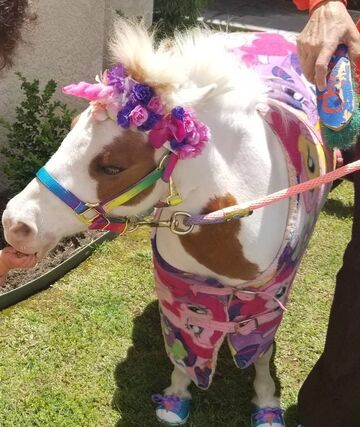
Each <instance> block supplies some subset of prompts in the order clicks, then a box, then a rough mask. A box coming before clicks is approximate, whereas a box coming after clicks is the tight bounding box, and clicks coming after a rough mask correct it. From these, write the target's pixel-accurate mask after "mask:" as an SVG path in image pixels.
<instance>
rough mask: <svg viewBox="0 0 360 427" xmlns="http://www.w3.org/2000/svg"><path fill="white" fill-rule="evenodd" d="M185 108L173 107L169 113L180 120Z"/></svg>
mask: <svg viewBox="0 0 360 427" xmlns="http://www.w3.org/2000/svg"><path fill="white" fill-rule="evenodd" d="M184 113H185V110H184V109H183V107H175V108H173V109H172V110H171V114H172V116H173V117H175V119H177V120H182V119H183V117H184Z"/></svg>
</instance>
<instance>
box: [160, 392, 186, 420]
mask: <svg viewBox="0 0 360 427" xmlns="http://www.w3.org/2000/svg"><path fill="white" fill-rule="evenodd" d="M152 400H153V402H155V403H157V404H158V406H157V408H156V410H155V413H156V418H157V419H158V420H159V421H160V422H161V423H164V424H168V425H170V426H179V425H182V424H185V423H186V421H187V420H188V418H189V412H190V399H181V398H180V397H178V396H173V395H172V396H163V395H161V394H154V395H153V396H152Z"/></svg>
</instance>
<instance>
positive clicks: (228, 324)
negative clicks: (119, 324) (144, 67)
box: [152, 33, 334, 389]
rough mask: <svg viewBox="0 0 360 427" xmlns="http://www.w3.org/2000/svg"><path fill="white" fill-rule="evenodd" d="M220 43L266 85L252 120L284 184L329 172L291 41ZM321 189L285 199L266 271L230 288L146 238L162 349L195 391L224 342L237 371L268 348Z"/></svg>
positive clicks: (274, 36)
mask: <svg viewBox="0 0 360 427" xmlns="http://www.w3.org/2000/svg"><path fill="white" fill-rule="evenodd" d="M289 37H290V39H289ZM226 43H227V45H229V46H228V47H229V50H230V51H231V52H233V53H234V54H235V55H236V56H237V57H238V58H239V60H241V61H242V63H245V64H247V65H248V66H249V67H254V68H256V70H257V72H259V73H260V74H261V76H262V77H263V79H264V82H265V83H266V86H267V88H268V97H269V99H268V103H267V104H266V105H261V106H259V114H261V115H262V116H263V118H264V120H265V122H266V123H267V124H268V126H269V129H271V131H272V132H273V133H274V134H275V135H276V137H277V140H278V143H279V144H281V146H282V148H283V152H284V155H285V157H286V158H287V162H288V173H289V185H294V184H297V183H300V182H303V181H306V180H308V179H311V178H315V177H317V176H320V175H322V174H325V173H326V172H328V171H329V170H330V169H332V168H333V166H334V165H333V155H332V153H330V152H329V151H328V150H326V149H325V148H324V146H323V145H322V143H321V137H320V132H319V127H318V124H317V121H318V118H317V113H316V103H315V98H314V92H313V88H312V86H311V85H309V84H308V83H307V82H306V80H305V78H304V77H303V76H302V74H301V70H300V66H299V61H298V57H297V55H296V53H295V43H294V40H292V39H291V36H289V35H286V36H285V34H282V33H258V34H249V35H243V36H241V37H239V35H234V36H232V35H229V36H227V42H226ZM269 52H270V53H271V54H269ZM328 189H329V188H328V187H326V188H324V187H322V188H317V189H315V190H313V191H309V192H306V193H303V194H301V195H299V196H298V197H293V198H292V199H291V200H290V203H289V206H290V207H289V213H288V221H287V228H286V231H285V235H284V240H283V245H282V247H281V249H280V251H279V253H278V255H277V256H276V258H275V259H274V261H273V263H272V264H271V266H270V267H269V268H268V269H267V270H266V271H264V272H261V273H260V274H259V275H258V277H256V278H255V279H254V280H251V281H249V282H247V283H245V284H242V285H241V286H239V287H237V288H232V287H231V288H230V287H226V286H224V285H223V284H222V283H220V282H219V281H217V280H215V279H213V278H211V277H199V276H197V275H194V274H188V273H186V272H182V271H179V270H177V269H175V268H173V267H172V266H170V265H169V264H168V263H167V262H166V261H165V260H164V259H162V258H161V256H160V254H159V252H158V251H157V247H156V235H155V236H154V238H153V240H152V245H153V254H154V267H155V281H156V291H157V295H158V298H159V305H160V314H161V323H162V330H163V335H164V340H165V346H166V351H167V353H168V356H169V357H170V359H171V361H172V362H173V363H174V365H176V366H177V367H179V368H180V369H182V370H183V371H184V372H185V373H186V374H187V375H188V376H189V377H190V378H191V379H192V380H193V381H194V382H195V384H197V386H198V387H200V388H202V389H206V388H208V387H209V385H210V383H211V380H212V377H213V374H214V371H215V367H216V360H217V353H218V350H219V348H220V346H221V344H222V342H223V340H224V338H225V336H227V340H228V344H229V347H230V350H231V353H232V356H233V358H234V361H235V363H236V365H237V366H238V367H240V368H245V367H247V366H249V365H250V364H252V363H254V362H255V361H256V360H257V359H258V357H259V356H261V355H262V354H263V353H264V352H266V351H267V350H268V349H269V347H270V346H271V344H272V342H273V339H274V335H275V333H276V330H277V328H278V326H279V324H280V322H281V319H282V314H283V308H284V305H285V304H286V302H287V299H288V293H289V290H290V287H291V284H292V282H293V279H294V276H295V274H296V271H297V269H298V266H299V263H300V260H301V258H302V255H303V253H304V250H305V248H306V246H307V244H308V241H309V238H310V236H311V233H312V230H313V227H314V224H315V222H316V219H317V217H318V214H319V211H320V209H321V207H322V205H323V202H324V201H325V197H326V195H327V192H328ZM265 209H266V208H265ZM209 227H211V225H210V226H209Z"/></svg>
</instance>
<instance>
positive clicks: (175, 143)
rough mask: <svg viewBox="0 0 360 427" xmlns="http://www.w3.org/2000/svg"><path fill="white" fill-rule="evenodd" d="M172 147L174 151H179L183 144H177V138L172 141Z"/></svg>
mask: <svg viewBox="0 0 360 427" xmlns="http://www.w3.org/2000/svg"><path fill="white" fill-rule="evenodd" d="M170 147H171V149H172V150H174V151H178V150H179V148H180V147H181V142H177V141H176V139H175V138H173V139H172V140H171V141H170Z"/></svg>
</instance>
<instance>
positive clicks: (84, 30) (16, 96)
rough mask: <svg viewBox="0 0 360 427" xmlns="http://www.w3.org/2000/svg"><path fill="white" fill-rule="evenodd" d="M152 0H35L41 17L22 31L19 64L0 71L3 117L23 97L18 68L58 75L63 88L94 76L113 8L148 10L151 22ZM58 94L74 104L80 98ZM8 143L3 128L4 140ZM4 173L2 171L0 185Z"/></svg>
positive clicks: (43, 76)
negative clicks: (17, 72) (17, 74)
mask: <svg viewBox="0 0 360 427" xmlns="http://www.w3.org/2000/svg"><path fill="white" fill-rule="evenodd" d="M152 6H153V0H35V1H34V4H33V8H34V10H35V11H36V14H37V20H36V21H35V22H34V23H32V24H31V25H30V26H29V28H27V29H26V30H25V31H24V32H23V38H24V40H25V43H23V44H22V45H20V46H19V48H18V50H17V55H16V61H15V65H14V67H13V68H12V69H11V70H5V71H3V72H2V74H1V76H0V93H1V102H0V117H3V118H5V119H7V120H10V121H11V120H13V118H14V115H15V107H16V105H18V103H19V101H20V99H21V93H20V85H19V80H18V78H17V76H16V75H15V72H16V71H20V72H21V73H22V74H23V75H24V76H25V77H26V78H27V79H29V80H33V79H34V78H37V79H39V80H40V82H41V83H46V82H47V81H48V80H49V79H54V80H55V81H56V82H57V83H58V85H59V88H60V87H61V86H63V85H65V84H68V83H71V82H75V81H80V80H90V81H92V80H93V79H94V77H95V75H96V74H98V73H99V72H100V71H101V70H102V68H103V63H104V61H105V59H106V40H107V37H108V36H109V32H110V28H111V23H112V19H113V17H114V16H115V10H118V11H120V12H121V13H123V14H125V15H127V16H144V17H145V20H146V22H147V23H148V24H150V23H151V17H152ZM57 97H58V98H60V99H61V100H62V101H65V102H66V103H67V104H69V105H70V106H72V107H75V108H81V106H82V105H84V104H83V103H82V101H80V100H77V99H75V98H71V97H65V96H63V95H61V93H60V90H58V93H57ZM4 144H6V137H5V132H4V130H3V129H0V146H2V145H4ZM4 187H6V179H5V178H4V176H3V174H2V173H1V172H0V189H4Z"/></svg>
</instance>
